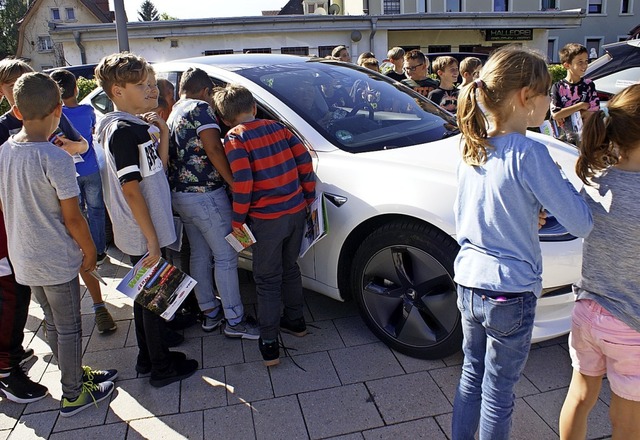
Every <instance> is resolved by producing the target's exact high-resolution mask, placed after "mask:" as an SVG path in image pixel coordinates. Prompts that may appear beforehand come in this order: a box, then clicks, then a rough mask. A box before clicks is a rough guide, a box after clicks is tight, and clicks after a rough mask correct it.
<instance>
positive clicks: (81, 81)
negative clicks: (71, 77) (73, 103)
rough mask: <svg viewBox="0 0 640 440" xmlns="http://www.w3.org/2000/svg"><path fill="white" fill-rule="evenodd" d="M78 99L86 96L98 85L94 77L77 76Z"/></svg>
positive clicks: (80, 99)
mask: <svg viewBox="0 0 640 440" xmlns="http://www.w3.org/2000/svg"><path fill="white" fill-rule="evenodd" d="M77 83H78V101H82V99H83V98H84V97H85V96H87V95H88V94H89V93H90V92H91V91H92V90H93V89H95V88H96V87H98V84H97V83H96V80H95V79H86V78H84V77H82V76H80V77H78V80H77Z"/></svg>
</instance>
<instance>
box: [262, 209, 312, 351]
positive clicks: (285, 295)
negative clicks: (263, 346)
mask: <svg viewBox="0 0 640 440" xmlns="http://www.w3.org/2000/svg"><path fill="white" fill-rule="evenodd" d="M305 218H306V212H305V210H302V211H300V212H297V213H295V214H287V215H283V216H282V217H279V218H276V219H271V220H263V219H259V218H252V219H251V225H250V226H251V231H252V232H253V235H255V237H256V242H255V244H254V245H253V246H252V247H253V279H254V281H255V283H256V295H257V297H258V322H259V323H260V336H261V337H262V339H264V340H267V341H271V340H274V339H276V338H277V337H278V333H279V331H280V311H281V304H284V316H285V317H286V318H287V319H290V320H296V319H300V318H302V317H303V310H302V307H303V304H304V298H303V296H302V277H301V275H300V267H298V263H297V261H298V254H299V253H300V243H301V242H302V235H303V234H304V226H305Z"/></svg>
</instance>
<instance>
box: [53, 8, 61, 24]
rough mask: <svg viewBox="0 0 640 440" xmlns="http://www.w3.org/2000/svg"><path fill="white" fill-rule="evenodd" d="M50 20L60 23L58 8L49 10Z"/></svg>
mask: <svg viewBox="0 0 640 440" xmlns="http://www.w3.org/2000/svg"><path fill="white" fill-rule="evenodd" d="M51 20H52V21H61V20H62V19H61V18H60V9H59V8H51Z"/></svg>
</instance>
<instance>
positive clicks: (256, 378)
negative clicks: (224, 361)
mask: <svg viewBox="0 0 640 440" xmlns="http://www.w3.org/2000/svg"><path fill="white" fill-rule="evenodd" d="M225 375H226V376H225V377H226V384H227V402H228V404H229V405H235V404H238V403H246V402H253V401H256V400H262V399H270V398H272V397H273V388H272V387H271V378H270V377H269V369H268V368H267V367H265V366H264V365H263V364H262V362H261V361H260V362H251V363H246V364H235V365H229V366H227V367H225Z"/></svg>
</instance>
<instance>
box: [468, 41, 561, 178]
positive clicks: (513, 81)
mask: <svg viewBox="0 0 640 440" xmlns="http://www.w3.org/2000/svg"><path fill="white" fill-rule="evenodd" d="M481 76H482V78H479V79H477V80H476V81H474V82H472V83H471V84H469V86H467V87H464V88H463V89H462V90H460V95H459V96H458V109H457V115H458V127H459V128H460V131H461V132H462V134H463V138H462V142H463V147H462V158H463V160H464V161H465V162H466V163H467V164H468V165H473V166H476V165H482V164H483V163H484V162H486V160H487V150H488V149H489V148H491V146H490V144H489V141H488V140H487V126H488V122H489V121H488V119H492V120H506V119H507V118H508V117H509V116H510V114H511V110H510V108H509V107H508V104H509V101H510V98H511V96H512V95H513V93H514V92H515V91H517V90H519V89H522V88H523V87H529V88H530V89H531V90H532V92H533V93H536V94H547V93H549V87H550V86H551V76H550V75H549V71H548V70H547V63H546V62H545V59H544V57H543V55H542V54H540V53H538V52H535V51H533V50H531V49H525V48H521V47H518V46H513V45H512V46H505V47H503V48H501V49H499V50H497V51H495V52H494V53H493V54H492V55H491V57H490V58H489V60H488V61H487V63H486V64H485V66H484V67H483V68H482V75H481ZM485 112H486V113H487V114H485Z"/></svg>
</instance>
